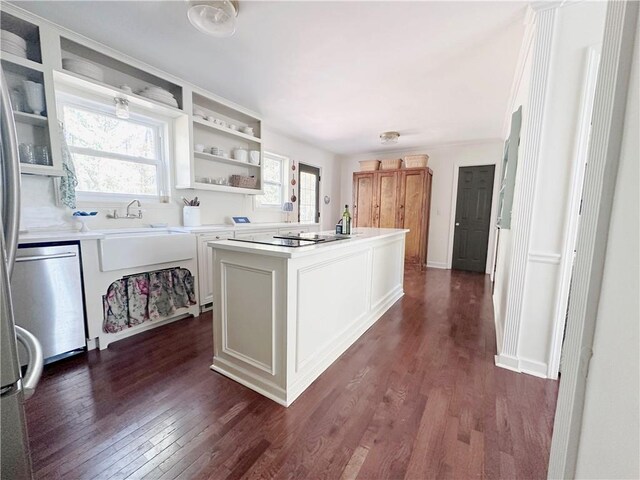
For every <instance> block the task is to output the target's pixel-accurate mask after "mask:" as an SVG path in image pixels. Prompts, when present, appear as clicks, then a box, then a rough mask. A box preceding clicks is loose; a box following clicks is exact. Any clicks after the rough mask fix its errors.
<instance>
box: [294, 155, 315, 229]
mask: <svg viewBox="0 0 640 480" xmlns="http://www.w3.org/2000/svg"><path fill="white" fill-rule="evenodd" d="M298 166H299V167H300V176H299V180H300V188H299V192H300V200H299V202H300V203H298V222H300V223H320V169H319V168H317V167H312V166H311V165H305V164H304V163H300V164H299V165H298Z"/></svg>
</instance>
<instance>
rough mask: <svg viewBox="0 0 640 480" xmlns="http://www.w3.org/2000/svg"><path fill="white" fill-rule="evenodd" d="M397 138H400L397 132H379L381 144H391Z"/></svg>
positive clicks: (396, 141)
mask: <svg viewBox="0 0 640 480" xmlns="http://www.w3.org/2000/svg"><path fill="white" fill-rule="evenodd" d="M398 138H400V134H399V133H398V132H382V133H381V134H380V143H382V144H383V145H393V144H395V143H398Z"/></svg>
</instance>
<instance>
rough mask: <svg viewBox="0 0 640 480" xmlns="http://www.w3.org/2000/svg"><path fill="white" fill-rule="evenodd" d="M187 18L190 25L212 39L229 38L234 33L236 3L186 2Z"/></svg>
mask: <svg viewBox="0 0 640 480" xmlns="http://www.w3.org/2000/svg"><path fill="white" fill-rule="evenodd" d="M187 3H188V4H189V11H188V12H187V16H188V17H189V21H190V22H191V24H192V25H193V26H194V27H196V28H197V29H198V30H200V31H201V32H202V33H206V34H207V35H211V36H213V37H230V36H231V35H233V34H234V33H235V31H236V19H237V17H238V2H237V1H235V0H216V1H209V2H202V1H192V0H187Z"/></svg>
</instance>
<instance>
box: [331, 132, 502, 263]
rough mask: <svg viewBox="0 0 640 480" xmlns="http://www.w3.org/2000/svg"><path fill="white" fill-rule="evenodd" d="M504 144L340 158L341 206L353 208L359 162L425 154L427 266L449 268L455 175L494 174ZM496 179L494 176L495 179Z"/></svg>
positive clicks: (468, 145)
mask: <svg viewBox="0 0 640 480" xmlns="http://www.w3.org/2000/svg"><path fill="white" fill-rule="evenodd" d="M503 148H504V143H503V142H502V141H500V140H492V141H487V142H479V143H475V144H471V143H468V144H457V145H441V146H431V147H424V148H421V149H416V150H411V151H407V150H398V151H389V152H384V153H380V152H371V153H366V154H360V155H356V156H350V157H346V158H342V159H341V162H342V189H341V198H342V200H341V202H340V205H341V206H344V205H345V204H349V205H352V203H353V199H352V190H353V172H357V171H359V170H360V168H359V163H358V161H359V160H371V159H376V158H377V159H385V158H401V157H403V156H405V155H411V154H421V153H426V154H428V155H429V164H428V166H429V168H431V169H432V170H433V183H432V192H431V218H430V225H429V247H428V251H427V265H428V266H430V267H436V268H450V267H451V254H452V249H453V244H452V242H453V231H452V224H453V219H452V217H451V215H452V213H455V210H454V209H453V202H455V193H456V191H457V185H454V172H455V171H456V170H457V169H458V168H459V167H461V166H472V165H496V164H497V166H496V173H499V172H497V170H498V169H499V167H500V164H501V162H502V153H503ZM497 178H499V175H498V174H496V179H497ZM498 188H499V186H498V185H497V184H496V183H494V188H493V203H492V214H491V229H490V236H489V242H488V244H489V245H493V236H494V233H495V232H494V228H493V225H495V221H496V204H497V198H498ZM489 250H490V252H489V255H488V258H487V271H489V268H490V266H491V265H493V258H492V251H491V250H492V249H489Z"/></svg>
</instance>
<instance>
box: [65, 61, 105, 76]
mask: <svg viewBox="0 0 640 480" xmlns="http://www.w3.org/2000/svg"><path fill="white" fill-rule="evenodd" d="M62 68H64V69H65V70H69V71H70V72H73V73H77V74H78V75H82V76H84V77H89V78H92V79H93V80H97V81H99V82H103V81H104V70H102V69H101V68H100V67H99V66H97V65H96V64H94V63H91V62H88V61H87V60H82V59H80V58H63V59H62Z"/></svg>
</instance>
